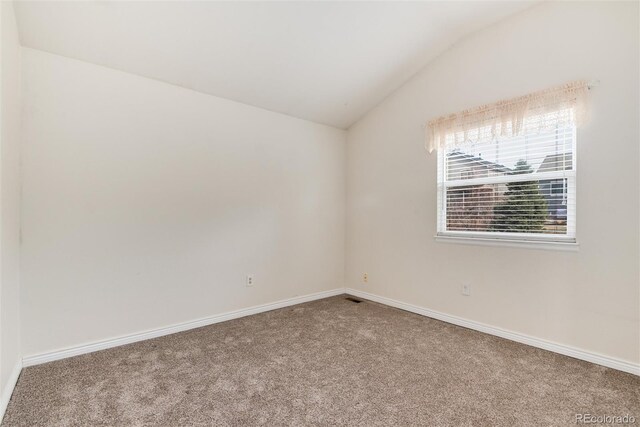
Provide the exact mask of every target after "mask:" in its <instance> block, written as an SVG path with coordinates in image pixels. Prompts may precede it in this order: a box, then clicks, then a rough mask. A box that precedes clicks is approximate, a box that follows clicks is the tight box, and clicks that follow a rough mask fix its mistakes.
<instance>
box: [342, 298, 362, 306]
mask: <svg viewBox="0 0 640 427" xmlns="http://www.w3.org/2000/svg"><path fill="white" fill-rule="evenodd" d="M345 299H346V300H347V301H351V302H355V303H356V304H360V303H361V302H362V300H361V299H356V298H352V297H346V298H345Z"/></svg>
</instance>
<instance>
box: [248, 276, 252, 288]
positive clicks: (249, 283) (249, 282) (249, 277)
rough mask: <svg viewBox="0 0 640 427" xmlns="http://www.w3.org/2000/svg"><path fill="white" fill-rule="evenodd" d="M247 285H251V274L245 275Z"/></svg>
mask: <svg viewBox="0 0 640 427" xmlns="http://www.w3.org/2000/svg"><path fill="white" fill-rule="evenodd" d="M247 286H253V274H248V275H247Z"/></svg>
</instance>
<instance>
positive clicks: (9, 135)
mask: <svg viewBox="0 0 640 427" xmlns="http://www.w3.org/2000/svg"><path fill="white" fill-rule="evenodd" d="M0 18H1V19H0V35H1V44H0V59H1V62H0V80H1V86H0V95H1V96H0V98H1V100H0V113H1V114H0V198H1V200H0V394H1V396H0V404H6V403H7V401H8V399H9V397H10V392H11V391H12V389H13V382H14V381H15V379H16V376H15V375H16V374H17V372H18V371H17V370H16V368H17V369H19V363H20V361H21V349H20V312H19V306H20V304H19V303H20V301H19V271H20V265H19V254H20V93H21V90H20V46H19V42H18V32H17V28H16V21H15V15H14V13H13V3H12V2H8V1H3V2H1V4H0ZM3 413H4V408H0V418H1V417H2V415H1V414H3Z"/></svg>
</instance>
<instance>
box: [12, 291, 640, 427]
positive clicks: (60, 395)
mask: <svg viewBox="0 0 640 427" xmlns="http://www.w3.org/2000/svg"><path fill="white" fill-rule="evenodd" d="M578 413H589V414H592V415H626V414H630V415H633V416H635V418H636V424H638V423H640V378H639V377H637V376H634V375H631V374H625V373H622V372H618V371H615V370H612V369H608V368H604V367H601V366H597V365H593V364H590V363H587V362H582V361H579V360H576V359H572V358H569V357H565V356H560V355H557V354H554V353H550V352H547V351H544V350H539V349H536V348H533V347H528V346H526V345H522V344H517V343H514V342H511V341H507V340H504V339H501V338H497V337H493V336H491V335H486V334H482V333H479V332H475V331H472V330H469V329H465V328H461V327H457V326H453V325H450V324H447V323H444V322H440V321H437V320H432V319H429V318H426V317H422V316H418V315H415V314H411V313H408V312H404V311H401V310H397V309H394V308H390V307H386V306H383V305H380V304H376V303H373V302H368V301H364V302H362V303H359V304H357V303H353V302H350V301H348V300H346V299H345V296H339V297H332V298H327V299H324V300H319V301H314V302H310V303H306V304H301V305H297V306H293V307H289V308H284V309H280V310H275V311H271V312H268V313H263V314H258V315H255V316H250V317H245V318H242V319H237V320H232V321H229V322H225V323H219V324H216V325H212V326H207V327H203V328H199V329H194V330H191V331H187V332H182V333H179V334H174V335H169V336H165V337H162V338H157V339H153V340H148V341H144V342H140V343H136V344H131V345H127V346H123V347H118V348H114V349H109V350H104V351H100V352H97V353H92V354H87V355H83V356H77V357H73V358H70V359H66V360H61V361H57V362H51V363H47V364H44V365H39V366H34V367H29V368H26V369H24V371H23V372H22V374H21V376H20V379H19V381H18V384H17V387H16V389H15V392H14V394H13V397H12V398H11V402H10V404H9V407H8V409H7V413H6V416H5V419H4V422H3V424H2V425H3V426H6V427H10V426H29V427H33V426H94V425H95V426H150V425H156V426H251V425H267V426H285V425H286V426H302V425H317V426H330V425H341V426H414V425H424V426H451V425H455V426H457V425H477V426H516V425H546V426H553V425H567V424H569V425H571V424H573V425H575V416H576V414H578Z"/></svg>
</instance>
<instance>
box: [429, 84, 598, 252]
mask: <svg viewBox="0 0 640 427" xmlns="http://www.w3.org/2000/svg"><path fill="white" fill-rule="evenodd" d="M587 91H588V85H587V83H586V82H584V81H579V82H573V83H569V84H566V85H563V86H560V87H557V88H552V89H548V90H545V91H541V92H536V93H534V94H530V95H526V96H522V97H519V98H514V99H512V100H505V101H500V102H497V103H495V104H490V105H485V106H482V107H478V108H475V109H470V110H465V111H463V112H461V113H458V114H450V115H447V116H443V117H440V118H437V119H435V120H432V121H430V122H429V123H428V126H427V147H428V148H429V150H430V151H431V150H434V149H437V150H438V224H437V228H438V234H439V235H451V236H456V237H483V238H498V239H500V238H504V239H516V240H558V241H567V242H571V241H575V235H576V164H577V162H576V125H577V124H579V123H580V122H581V121H583V120H584V117H585V116H586V94H587Z"/></svg>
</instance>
